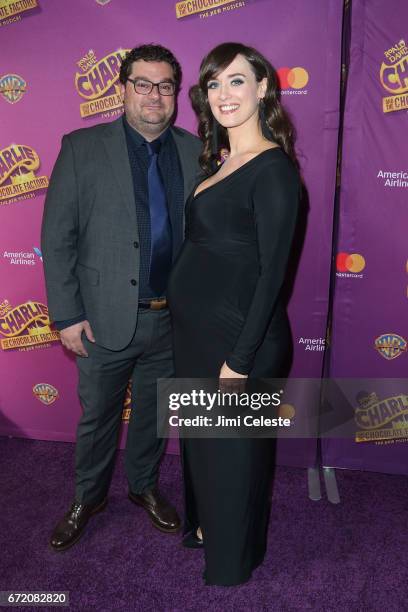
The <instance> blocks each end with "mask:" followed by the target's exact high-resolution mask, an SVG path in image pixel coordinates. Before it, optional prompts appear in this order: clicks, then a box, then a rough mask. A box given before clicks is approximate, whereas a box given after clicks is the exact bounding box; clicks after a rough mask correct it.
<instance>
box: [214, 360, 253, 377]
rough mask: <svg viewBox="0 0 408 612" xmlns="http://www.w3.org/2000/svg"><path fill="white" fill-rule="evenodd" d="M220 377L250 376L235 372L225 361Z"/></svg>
mask: <svg viewBox="0 0 408 612" xmlns="http://www.w3.org/2000/svg"><path fill="white" fill-rule="evenodd" d="M220 378H248V375H247V374H238V372H234V370H231V368H229V367H228V366H227V364H226V363H225V361H224V363H223V364H222V368H221V371H220Z"/></svg>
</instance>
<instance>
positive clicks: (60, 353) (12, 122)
mask: <svg viewBox="0 0 408 612" xmlns="http://www.w3.org/2000/svg"><path fill="white" fill-rule="evenodd" d="M342 10H343V2H342V0H314V2H313V3H310V2H304V0H281V1H276V0H189V1H182V2H177V3H176V2H175V0H138V1H137V2H135V1H134V0H76V1H75V2H72V1H71V0H59V1H58V2H56V1H55V0H20V1H18V2H17V1H12V0H0V47H1V53H0V93H1V96H0V111H1V112H0V117H1V124H0V204H1V209H0V214H1V224H0V238H1V251H0V256H1V257H0V270H1V294H0V347H1V350H0V360H1V362H0V367H1V373H2V375H1V376H2V381H1V387H0V389H1V390H0V393H1V417H0V418H1V423H0V434H3V435H16V436H21V437H31V438H38V439H45V440H64V441H73V440H74V439H75V429H76V423H77V420H78V417H79V415H80V410H81V408H80V405H79V402H78V399H77V395H76V386H77V375H76V367H75V362H74V359H73V358H72V357H71V356H70V355H69V354H68V353H67V352H66V351H65V350H64V349H63V348H62V347H61V345H60V344H59V340H58V333H57V332H56V331H55V330H54V329H53V326H52V325H50V322H49V319H48V311H47V300H46V294H45V289H44V279H43V267H42V259H41V251H40V224H41V217H42V211H43V204H44V197H45V194H46V189H47V186H48V180H49V176H50V174H51V170H52V167H53V164H54V162H55V159H56V156H57V154H58V151H59V146H60V141H61V137H62V135H63V134H64V133H67V132H69V131H71V130H74V129H76V128H80V127H85V126H90V125H94V124H96V123H99V122H101V121H103V122H106V121H111V120H113V119H114V118H116V117H117V116H118V115H119V114H120V113H121V112H122V108H121V102H120V97H119V95H118V70H119V63H120V59H121V57H122V56H123V54H124V52H125V50H126V49H130V48H132V47H134V46H136V45H139V44H141V43H147V42H156V43H161V44H163V45H165V46H168V47H169V48H171V49H172V50H173V51H174V53H175V54H176V56H178V58H179V59H180V61H181V63H182V65H183V69H184V81H183V89H182V91H181V95H180V100H179V113H178V120H177V123H178V124H179V125H181V126H183V127H185V128H187V129H190V130H191V131H195V128H196V122H195V117H194V115H193V112H192V110H191V108H190V104H189V102H188V97H187V92H188V89H189V87H190V86H191V85H192V84H193V83H195V82H196V79H197V75H198V68H199V64H200V61H201V59H202V57H203V56H204V55H205V54H206V53H207V52H208V51H209V49H210V48H212V47H213V46H214V45H216V44H218V43H220V42H224V41H227V40H237V41H241V42H244V43H246V44H250V45H253V46H255V47H257V48H258V49H259V50H260V51H261V52H263V53H264V54H265V55H266V56H267V57H268V58H269V59H270V60H271V62H272V63H273V64H274V66H275V67H276V68H277V69H278V71H279V76H280V82H281V88H282V99H283V101H284V104H285V105H286V107H287V108H288V109H289V111H290V112H291V114H292V116H293V118H294V120H295V123H296V126H297V130H298V151H299V155H300V161H301V164H302V169H303V174H304V177H305V182H306V185H307V191H308V204H307V207H308V210H307V211H306V208H305V214H304V215H303V221H304V223H303V230H304V232H303V233H304V238H302V237H300V238H299V244H300V242H302V251H301V257H300V261H299V265H298V270H297V275H296V280H295V282H294V287H293V293H292V297H291V301H290V305H289V313H290V319H291V324H292V331H293V337H294V342H295V358H294V364H293V369H292V376H297V377H303V378H308V377H316V378H318V377H319V376H320V374H321V369H322V362H323V355H324V345H325V340H324V338H325V328H326V317H327V307H328V289H329V281H330V260H331V245H332V235H331V233H332V222H333V200H334V190H335V178H336V151H337V139H338V125H339V87H340V83H339V79H340V66H341V27H342ZM398 23H401V19H400V18H397V19H396V24H398ZM395 32H396V33H395V37H397V38H398V37H400V36H402V33H401V32H400V31H399V30H398V28H396V29H395ZM373 36H374V35H373ZM393 36H394V35H391V39H392V40H391V39H390V38H389V36H386V35H384V45H385V46H384V50H385V49H386V48H389V47H390V46H392V45H393V44H394V43H395V41H394V38H393ZM397 38H396V40H397ZM385 41H387V42H385ZM376 49H377V47H376ZM384 50H383V48H382V47H381V45H380V46H378V53H377V55H378V61H379V62H380V63H381V61H382V59H383V58H382V54H383V51H384ZM375 61H377V60H375ZM386 61H388V60H386ZM380 63H379V64H378V68H379V66H380ZM377 73H378V69H377V66H376V67H375V83H377V80H378V78H377V77H378V74H377ZM366 78H368V79H370V78H373V80H374V77H371V76H369V77H366ZM391 80H392V79H389V81H390V82H391ZM372 89H373V91H374V94H375V95H373V98H372V101H371V102H370V104H371V105H373V109H372V116H373V119H374V120H375V122H376V123H377V122H378V123H379V124H380V129H381V130H382V131H383V132H384V134H385V133H386V132H387V131H388V130H389V129H393V130H395V134H396V140H397V139H398V136H399V138H400V141H401V146H402V126H401V123H402V121H403V120H404V119H405V117H403V116H402V114H401V115H400V117H398V113H389V114H384V115H383V113H382V106H381V105H382V100H381V97H382V95H383V96H384V97H385V96H390V95H392V94H389V93H388V92H386V91H385V90H384V89H382V86H381V84H380V85H379V90H378V91H377V90H376V89H375V86H374V84H373V86H372ZM374 98H375V100H376V102H375V104H377V102H378V108H379V110H378V113H377V110H376V107H375V104H374ZM374 107H375V108H374ZM360 111H361V112H360ZM370 111H371V108H370ZM364 112H365V109H364V108H361V109H359V114H361V115H362V117H364ZM374 113H376V114H375V115H374ZM393 122H394V123H393ZM370 136H371V138H372V141H370V144H369V145H368V146H367V150H369V151H370V155H371V154H375V155H377V153H376V146H375V145H376V144H377V142H378V140H377V139H376V138H374V139H373V136H374V134H373V133H371V135H370ZM383 137H384V136H383ZM370 145H371V146H370ZM389 146H390V147H391V143H390V144H389ZM393 153H394V154H395V164H391V166H390V168H389V169H390V170H394V169H397V167H398V168H400V166H401V163H397V162H398V161H399V158H398V154H397V153H396V150H394V152H393ZM360 168H361V166H360ZM376 168H377V166H376ZM378 168H383V169H384V170H386V169H387V168H388V163H386V162H385V155H384V156H383V157H382V158H381V160H380V161H378ZM369 172H371V168H370V169H368V167H367V169H365V171H364V174H362V176H364V182H366V180H367V181H368V180H371V175H370V174H369ZM375 172H376V170H375ZM350 173H351V170H350ZM374 180H375V181H378V186H377V184H376V186H375V187H376V189H377V188H378V189H380V185H381V183H380V179H377V178H375V179H374ZM367 188H368V186H367ZM380 193H381V197H380V198H379V200H380V202H378V201H377V206H376V209H378V213H379V215H380V216H381V218H382V219H383V218H384V217H385V216H384V214H383V213H384V212H386V213H387V217H386V218H387V223H388V222H389V221H390V217H394V220H395V222H396V223H397V213H398V214H399V213H400V212H402V210H401V207H400V206H399V205H398V203H397V202H396V201H395V198H396V197H397V193H400V194H401V195H400V196H398V197H399V198H400V199H401V202H400V204H401V205H402V194H403V190H400V192H398V190H396V189H394V190H389V191H387V189H385V188H384V191H379V192H378V195H380ZM388 193H389V194H390V195H389V196H388ZM386 197H389V198H390V200H391V204H392V207H389V206H386V202H385V200H386ZM375 198H376V195H374V199H375ZM377 200H378V198H377ZM367 202H368V200H367ZM379 205H381V208H379ZM390 208H392V210H393V212H394V211H395V214H394V215H389V214H388V212H389V210H390ZM397 208H398V210H397ZM371 210H373V207H371ZM380 210H381V212H380ZM367 213H368V203H367V207H366V209H365V210H364V215H365V218H366V220H367V217H368V214H367ZM380 227H381V228H382V231H381V235H382V236H384V242H383V246H384V248H387V245H388V244H389V242H390V233H389V231H388V228H387V227H386V226H385V225H384V223H383V221H382V220H381V221H380V219H378V225H377V226H376V229H377V230H378V232H377V233H378V234H379V233H380V232H379V230H380ZM396 229H397V230H398V229H399V230H400V232H401V228H396ZM370 240H371V238H370ZM344 244H345V246H344V248H345V249H351V248H352V245H349V244H348V243H346V242H345V243H344ZM353 249H354V246H353ZM358 249H359V251H364V247H363V245H361V244H360V243H359V246H358ZM391 257H392V258H393V259H394V258H395V254H393V255H391V254H390V252H389V250H388V248H387V256H386V257H385V254H384V257H382V258H379V259H381V261H379V260H377V261H376V263H374V262H372V269H374V268H375V269H376V273H375V276H376V277H377V271H378V266H384V278H386V276H387V274H388V273H389V270H390V268H391V267H392V268H394V267H395V266H397V267H398V265H399V263H397V262H396V261H393V262H392V263H393V266H391V261H390V258H391ZM377 259H378V258H377ZM367 269H369V268H367ZM367 280H368V279H367ZM407 281H408V278H405V277H404V275H403V274H402V276H401V282H402V284H403V283H404V282H405V283H406V282H407ZM346 282H347V281H346ZM353 282H354V285H353V286H357V283H356V282H355V281H354V280H353ZM357 282H359V281H357ZM363 282H364V281H362V282H360V287H361V289H360V290H362V291H363V292H367V287H366V286H365V285H363ZM372 282H373V286H374V284H375V282H376V279H373V281H372ZM383 282H384V281H383ZM373 291H374V289H373ZM370 299H371V297H370ZM399 299H400V300H401V308H402V306H403V305H405V302H404V295H403V293H401V297H399V296H395V297H393V299H392V300H390V302H392V303H393V304H394V302H395V301H397V300H399ZM382 302H383V303H382V308H385V307H386V303H385V302H386V300H382ZM375 303H378V293H376V298H375ZM390 307H391V306H390ZM118 316H119V317H120V316H121V313H120V312H112V318H113V317H118ZM384 316H385V315H384ZM394 319H395V317H393V318H391V319H388V318H385V320H384V326H381V325H380V327H381V330H383V329H384V331H387V330H388V329H389V326H390V325H391V327H393V325H392V324H391V323H393V321H394ZM400 319H401V314H400ZM395 325H396V326H397V327H398V325H397V322H395ZM381 330H380V331H381ZM339 333H341V332H340V330H339ZM360 348H361V346H360ZM362 350H363V349H362ZM353 351H355V349H354V347H353ZM366 351H368V352H369V351H370V348H368V349H366ZM345 353H346V355H347V356H348V355H349V354H350V347H349V346H347V347H346V350H345ZM353 356H355V353H353ZM374 357H375V359H377V358H378V359H380V363H381V365H382V366H384V362H381V357H378V355H376V354H374ZM130 397H131V390H129V393H128V396H127V398H126V402H125V406H124V413H123V414H124V416H123V420H124V427H123V436H122V443H123V439H124V436H125V435H126V419H128V418H129V412H130V409H131V402H130ZM317 402H318V398H317V397H308V398H303V408H302V407H301V406H299V407H298V406H295V407H294V409H295V410H297V411H298V414H299V411H300V410H301V409H304V410H307V405H308V403H309V405H313V407H314V409H315V407H316V404H317ZM137 409H138V407H137V406H136V407H134V410H135V411H136V414H134V417H135V418H137ZM175 449H176V445H175V443H174V440H173V441H171V443H170V445H169V450H170V451H172V450H175ZM316 452H317V443H316V440H315V439H309V440H290V441H288V440H282V441H279V445H278V462H279V463H281V464H286V465H294V466H304V467H307V466H311V465H314V463H315V461H316Z"/></svg>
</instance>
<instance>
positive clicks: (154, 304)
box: [139, 298, 167, 310]
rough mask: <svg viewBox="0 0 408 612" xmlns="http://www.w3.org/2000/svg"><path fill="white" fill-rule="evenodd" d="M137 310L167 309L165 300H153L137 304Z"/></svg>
mask: <svg viewBox="0 0 408 612" xmlns="http://www.w3.org/2000/svg"><path fill="white" fill-rule="evenodd" d="M139 308H148V309H149V310H163V308H167V300H166V298H155V299H154V300H146V301H141V302H139Z"/></svg>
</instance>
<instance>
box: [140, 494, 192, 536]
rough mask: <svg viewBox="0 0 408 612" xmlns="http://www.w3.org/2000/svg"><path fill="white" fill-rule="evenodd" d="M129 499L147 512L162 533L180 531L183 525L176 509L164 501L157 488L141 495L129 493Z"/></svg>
mask: <svg viewBox="0 0 408 612" xmlns="http://www.w3.org/2000/svg"><path fill="white" fill-rule="evenodd" d="M129 499H130V501H132V502H133V503H134V504H136V505H138V506H142V508H144V509H145V510H146V512H147V514H148V515H149V518H150V520H151V521H152V523H153V525H154V526H155V527H157V529H160V531H164V532H165V533H175V532H176V531H179V529H180V525H181V523H180V518H179V516H178V514H177V511H176V509H175V508H173V506H171V505H170V504H169V502H168V501H167V500H166V499H164V497H163V496H162V495H161V494H160V493H159V491H158V490H157V489H156V488H154V489H152V490H151V491H146V492H145V493H140V494H136V493H132V491H129Z"/></svg>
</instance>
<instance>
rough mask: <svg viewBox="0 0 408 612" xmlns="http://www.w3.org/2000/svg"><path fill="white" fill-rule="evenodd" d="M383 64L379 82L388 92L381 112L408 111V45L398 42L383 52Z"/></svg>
mask: <svg viewBox="0 0 408 612" xmlns="http://www.w3.org/2000/svg"><path fill="white" fill-rule="evenodd" d="M384 56H385V62H383V63H382V64H381V68H380V81H381V85H382V86H383V88H384V89H385V90H386V91H387V92H388V94H392V95H391V96H390V95H387V96H386V97H385V98H383V112H384V113H392V112H394V111H400V110H406V109H408V45H407V44H406V43H405V40H400V41H398V42H397V43H395V45H393V46H392V47H391V48H390V49H387V51H385V52H384Z"/></svg>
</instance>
